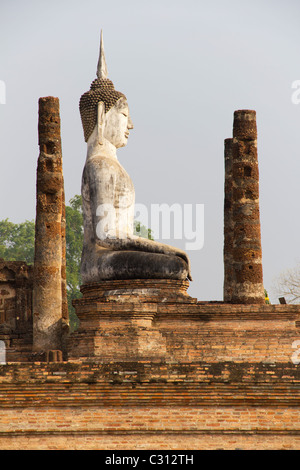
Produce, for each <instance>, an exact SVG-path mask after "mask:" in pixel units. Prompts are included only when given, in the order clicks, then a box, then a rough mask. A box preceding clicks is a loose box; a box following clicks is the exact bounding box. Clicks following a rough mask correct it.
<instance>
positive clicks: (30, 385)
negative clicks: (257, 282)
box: [0, 361, 300, 450]
mask: <svg viewBox="0 0 300 470" xmlns="http://www.w3.org/2000/svg"><path fill="white" fill-rule="evenodd" d="M299 381H300V375H299V368H298V367H297V366H296V365H294V364H292V363H284V364H277V365H274V364H273V365H271V364H265V365H262V364H254V363H249V364H237V363H232V362H227V363H210V362H201V363H198V364H197V365H191V364H189V363H186V364H170V363H160V364H153V363H151V362H147V361H144V362H139V363H133V362H129V363H116V362H115V363H113V364H95V363H84V362H81V361H78V362H69V363H60V364H42V363H33V364H18V365H16V364H8V365H6V366H0V384H1V393H0V448H1V449H16V448H17V449H20V448H22V449H24V448H25V449H27V448H28V449H56V448H57V449H118V450H122V449H168V450H170V449H218V448H219V449H235V448H242V449H299V448H300V427H299V422H300V420H299V418H300V415H299V413H300V411H299V406H297V405H298V404H299V398H300V396H299Z"/></svg>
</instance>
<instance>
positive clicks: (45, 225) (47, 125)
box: [33, 96, 68, 353]
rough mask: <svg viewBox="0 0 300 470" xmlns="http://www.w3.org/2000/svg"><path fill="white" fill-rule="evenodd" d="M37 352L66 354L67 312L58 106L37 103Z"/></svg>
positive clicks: (45, 100)
mask: <svg viewBox="0 0 300 470" xmlns="http://www.w3.org/2000/svg"><path fill="white" fill-rule="evenodd" d="M38 131H39V146H40V154H39V158H38V167H37V203H36V227H35V258H34V281H33V351H34V352H40V353H43V352H47V351H49V350H62V349H63V343H64V339H63V337H64V332H65V325H66V323H67V321H68V318H67V312H66V286H65V213H64V207H65V206H64V180H63V171H62V152H61V136H60V115H59V100H58V98H54V97H51V96H50V97H46V98H40V99H39V124H38Z"/></svg>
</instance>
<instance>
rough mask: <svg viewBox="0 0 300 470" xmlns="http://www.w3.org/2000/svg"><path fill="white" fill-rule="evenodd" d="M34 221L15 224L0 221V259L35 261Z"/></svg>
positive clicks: (30, 262)
mask: <svg viewBox="0 0 300 470" xmlns="http://www.w3.org/2000/svg"><path fill="white" fill-rule="evenodd" d="M34 227H35V224H34V221H30V220H26V221H25V222H22V223H20V224H14V223H13V222H10V221H9V220H8V219H5V220H1V221H0V258H4V259H6V260H11V261H25V262H26V263H27V264H32V263H33V260H34V231H35V228H34Z"/></svg>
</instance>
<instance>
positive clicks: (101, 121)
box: [97, 101, 105, 145]
mask: <svg viewBox="0 0 300 470" xmlns="http://www.w3.org/2000/svg"><path fill="white" fill-rule="evenodd" d="M104 115H105V104H104V103H103V101H99V103H98V110H97V128H98V141H99V144H100V145H103V126H104Z"/></svg>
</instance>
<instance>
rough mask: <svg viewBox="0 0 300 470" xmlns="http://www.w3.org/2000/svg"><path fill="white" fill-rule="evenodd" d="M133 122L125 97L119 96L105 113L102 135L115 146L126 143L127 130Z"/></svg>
mask: <svg viewBox="0 0 300 470" xmlns="http://www.w3.org/2000/svg"><path fill="white" fill-rule="evenodd" d="M130 129H133V124H132V121H131V118H130V115H129V108H128V104H127V101H126V100H125V98H120V99H119V100H118V101H117V102H116V103H115V105H114V106H113V107H112V108H110V110H109V111H108V112H107V113H106V114H105V119H104V132H103V137H104V138H105V139H107V140H108V141H109V142H110V143H111V144H112V145H114V146H115V147H116V148H119V147H124V146H125V145H126V144H127V140H128V137H129V130H130Z"/></svg>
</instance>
